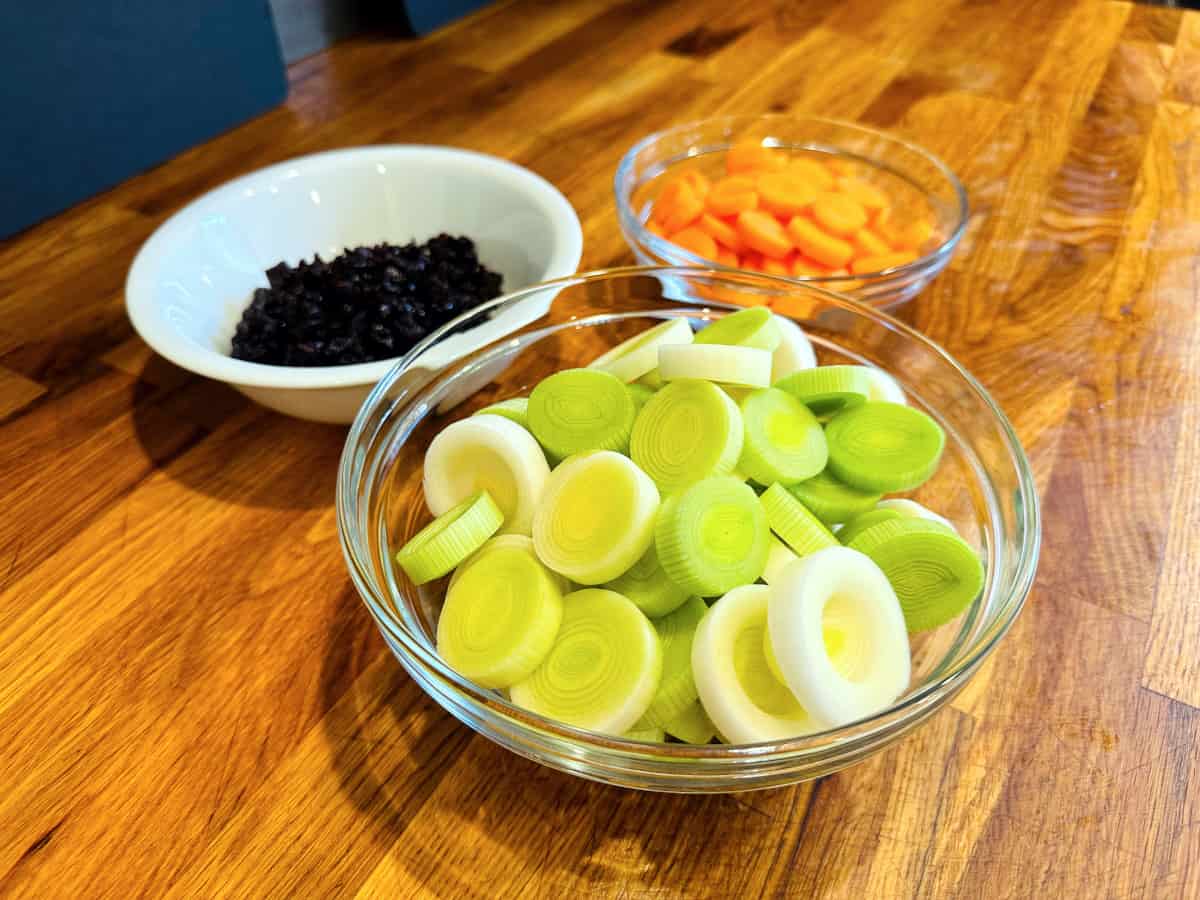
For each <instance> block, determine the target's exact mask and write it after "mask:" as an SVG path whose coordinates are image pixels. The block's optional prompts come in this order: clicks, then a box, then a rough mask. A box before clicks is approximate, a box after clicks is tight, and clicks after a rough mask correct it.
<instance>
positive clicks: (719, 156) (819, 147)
mask: <svg viewBox="0 0 1200 900" xmlns="http://www.w3.org/2000/svg"><path fill="white" fill-rule="evenodd" d="M747 140H748V141H753V142H758V143H761V144H762V145H763V146H766V147H769V148H772V149H774V150H775V151H776V152H778V153H780V154H786V155H787V156H788V157H789V158H792V159H803V158H807V159H811V160H813V161H816V162H820V163H821V164H823V165H825V164H829V163H830V162H831V161H835V162H833V164H834V165H835V166H836V167H837V169H838V171H839V173H840V174H844V175H847V176H850V177H855V178H859V179H861V180H863V181H867V182H869V183H872V184H874V185H876V186H877V187H879V188H880V189H882V190H883V191H884V192H885V193H886V194H887V195H888V197H889V198H890V200H891V204H892V210H891V221H892V222H893V223H895V224H897V225H901V226H902V225H904V224H906V223H908V222H911V221H914V220H916V219H919V218H924V219H927V220H929V221H930V222H931V223H932V224H933V226H934V234H933V236H932V237H931V238H930V239H929V240H928V241H926V242H925V244H924V245H923V246H922V247H921V248H920V253H921V254H922V255H921V256H920V257H919V258H918V259H917V260H916V261H915V262H912V263H909V264H907V265H904V266H900V267H897V268H894V269H888V270H884V272H883V273H882V274H878V273H865V274H856V275H844V276H820V277H809V276H806V277H801V278H797V279H796V280H797V281H800V282H804V283H813V284H819V285H821V286H823V287H828V288H829V289H831V290H842V291H847V292H851V293H853V294H854V295H855V296H858V297H861V298H862V299H865V300H868V301H869V302H872V303H873V304H874V305H878V306H887V305H890V304H892V303H896V302H899V301H901V300H904V299H908V298H910V297H912V296H914V295H915V294H916V293H917V291H918V290H919V289H920V288H921V287H923V286H924V284H925V282H926V281H927V280H928V278H929V277H931V276H932V275H934V274H936V273H937V272H938V271H939V270H940V269H941V268H942V267H943V266H944V265H945V264H946V262H947V261H948V260H949V258H950V255H951V254H952V253H953V251H954V248H955V247H956V246H957V244H958V241H959V239H960V238H961V236H962V232H963V229H964V228H965V225H966V213H967V204H966V194H965V191H964V190H963V188H962V185H961V184H960V183H959V182H958V179H957V178H956V177H955V176H954V174H953V173H952V172H951V171H950V169H949V168H948V167H947V166H946V165H945V164H944V163H943V162H942V161H941V160H939V159H938V158H937V157H935V156H933V155H932V154H930V153H928V152H927V151H926V150H924V149H922V148H921V147H918V146H917V145H915V144H911V143H909V142H908V141H905V140H903V139H901V138H899V137H896V136H894V135H890V134H886V133H884V132H880V131H876V130H874V129H871V128H866V127H863V126H860V125H856V124H853V123H849V122H840V121H837V120H832V119H823V118H818V117H795V116H787V115H766V116H728V117H723V118H715V119H706V120H703V121H699V122H693V123H689V124H686V125H680V126H677V127H675V128H671V129H668V130H666V131H662V132H659V133H657V134H653V135H650V136H648V137H646V138H644V139H643V140H642V141H641V142H639V143H638V144H636V145H634V147H632V148H631V149H630V151H629V152H628V153H627V154H626V156H625V158H624V159H623V160H622V161H621V165H620V167H619V169H618V171H617V175H616V180H615V191H616V197H617V209H618V217H619V218H620V222H621V228H622V230H623V231H624V232H625V235H626V238H627V239H628V240H629V241H630V243H631V244H632V245H633V248H634V251H635V252H636V254H637V255H638V257H639V259H641V260H642V261H645V262H658V263H663V262H665V263H668V264H671V265H705V266H711V265H712V263H711V261H704V260H701V258H700V257H698V256H695V255H694V254H692V253H690V252H688V251H686V250H684V249H682V248H680V247H677V246H676V245H675V244H673V243H671V242H670V241H668V240H666V239H664V238H661V237H658V236H657V235H654V234H652V233H651V232H649V231H648V230H647V229H646V228H645V224H644V223H645V222H646V221H647V220H648V217H649V213H650V208H651V205H652V202H653V199H654V198H655V197H656V196H657V195H658V193H659V191H660V190H661V189H662V187H663V185H664V184H665V182H666V181H668V180H671V179H673V178H676V177H678V176H679V175H682V174H683V173H685V172H687V171H697V172H699V173H701V174H703V175H705V176H707V177H708V178H709V179H713V180H715V179H716V178H719V177H722V176H724V175H725V152H726V151H727V150H728V149H729V148H730V147H731V146H732V145H734V144H735V143H738V142H740V141H747ZM713 267H714V268H721V267H720V266H713Z"/></svg>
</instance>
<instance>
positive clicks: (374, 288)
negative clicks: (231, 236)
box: [233, 234, 500, 366]
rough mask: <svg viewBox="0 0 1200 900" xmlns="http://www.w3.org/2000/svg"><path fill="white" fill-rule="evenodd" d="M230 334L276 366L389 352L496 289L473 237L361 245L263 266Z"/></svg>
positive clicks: (251, 356)
mask: <svg viewBox="0 0 1200 900" xmlns="http://www.w3.org/2000/svg"><path fill="white" fill-rule="evenodd" d="M267 283H268V284H270V287H269V288H259V289H258V290H256V291H255V292H254V298H253V299H252V300H251V301H250V305H249V306H248V307H247V308H246V311H245V312H244V313H242V319H241V321H240V322H239V323H238V326H237V331H236V332H235V333H234V336H233V357H234V358H235V359H243V360H246V361H248V362H257V363H267V364H269V365H274V366H341V365H349V364H351V363H361V362H373V361H375V360H380V359H390V358H392V357H396V356H400V355H401V354H403V353H406V352H407V351H408V350H409V349H410V348H411V347H412V346H413V345H414V344H416V343H417V342H418V341H419V340H421V339H422V338H423V337H425V336H426V335H427V334H429V333H430V332H431V331H433V330H434V329H435V328H438V327H440V326H442V325H444V324H446V323H447V322H449V321H450V320H451V319H453V318H455V317H456V316H459V315H461V314H462V313H464V312H466V311H467V310H469V309H472V308H474V307H476V306H478V305H479V304H480V303H483V302H484V301H487V300H491V299H493V298H494V297H497V296H499V294H500V276H499V275H498V274H496V273H495V272H492V271H490V270H489V269H487V268H485V267H484V266H483V265H481V264H480V262H479V258H478V257H477V256H476V255H475V244H474V242H473V241H471V240H470V239H469V238H465V237H451V236H450V235H448V234H439V235H438V236H437V237H435V238H432V239H430V240H429V241H426V242H425V243H424V244H417V243H416V242H410V243H408V244H406V245H404V246H403V247H399V246H396V245H394V244H379V245H377V246H375V247H355V248H354V249H353V250H347V251H346V252H345V253H343V254H342V255H341V256H338V257H337V258H336V259H333V260H330V261H329V262H325V261H323V260H322V259H321V257H320V256H314V257H313V261H312V262H301V263H300V264H299V265H297V266H295V267H292V266H289V265H287V264H286V263H279V264H278V265H276V266H273V267H272V268H270V269H268V270H267Z"/></svg>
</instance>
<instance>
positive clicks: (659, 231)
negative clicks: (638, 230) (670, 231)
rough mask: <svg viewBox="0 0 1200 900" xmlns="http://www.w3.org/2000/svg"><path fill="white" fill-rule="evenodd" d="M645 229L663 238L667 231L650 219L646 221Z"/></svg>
mask: <svg viewBox="0 0 1200 900" xmlns="http://www.w3.org/2000/svg"><path fill="white" fill-rule="evenodd" d="M646 230H647V231H648V232H650V233H651V234H653V235H655V236H656V237H660V238H665V237H666V236H667V233H666V232H665V231H663V227H662V226H661V225H659V224H658V223H657V222H655V221H654V220H653V219H651V220H650V221H649V222H647V223H646Z"/></svg>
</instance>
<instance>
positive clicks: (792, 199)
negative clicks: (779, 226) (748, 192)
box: [758, 169, 817, 217]
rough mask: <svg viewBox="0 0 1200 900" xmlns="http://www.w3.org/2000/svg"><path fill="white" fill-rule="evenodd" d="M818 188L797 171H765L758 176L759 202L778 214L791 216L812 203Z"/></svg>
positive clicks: (769, 210)
mask: <svg viewBox="0 0 1200 900" xmlns="http://www.w3.org/2000/svg"><path fill="white" fill-rule="evenodd" d="M816 195H817V189H816V188H815V187H813V185H812V183H811V182H809V181H805V180H804V178H803V177H801V176H800V175H798V174H797V173H796V172H793V171H790V170H787V169H785V170H784V171H782V172H765V173H763V174H762V175H759V176H758V202H759V205H760V206H762V208H763V209H765V210H767V211H768V212H773V213H775V215H777V216H786V217H791V216H794V215H796V214H797V213H802V212H804V210H806V209H808V207H809V206H810V205H811V204H812V202H813V198H814V197H816Z"/></svg>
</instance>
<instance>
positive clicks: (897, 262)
mask: <svg viewBox="0 0 1200 900" xmlns="http://www.w3.org/2000/svg"><path fill="white" fill-rule="evenodd" d="M916 258H917V254H915V253H913V252H912V251H904V250H902V251H899V252H897V253H888V254H885V255H883V256H860V257H859V258H858V259H856V260H855V261H854V262H852V263H851V264H850V271H851V272H853V273H854V274H855V275H865V274H866V273H868V272H882V271H883V270H884V269H894V268H896V266H903V265H906V264H907V263H910V262H912V261H913V260H914V259H916Z"/></svg>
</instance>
